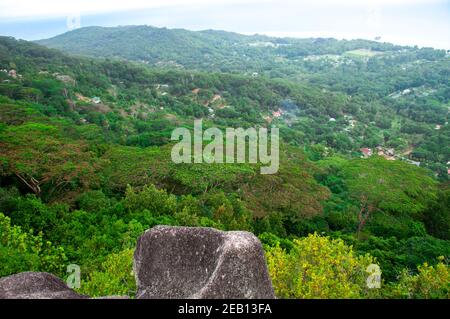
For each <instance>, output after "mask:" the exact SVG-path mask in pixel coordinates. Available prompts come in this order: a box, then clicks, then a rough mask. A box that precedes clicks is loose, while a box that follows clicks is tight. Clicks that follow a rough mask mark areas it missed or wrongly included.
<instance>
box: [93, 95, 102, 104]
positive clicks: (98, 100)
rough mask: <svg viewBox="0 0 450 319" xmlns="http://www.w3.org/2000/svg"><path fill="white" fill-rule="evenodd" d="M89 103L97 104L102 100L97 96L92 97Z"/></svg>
mask: <svg viewBox="0 0 450 319" xmlns="http://www.w3.org/2000/svg"><path fill="white" fill-rule="evenodd" d="M91 101H92V103H95V104H99V103H100V102H101V101H102V100H101V99H100V98H99V97H98V96H94V97H93V98H92V99H91Z"/></svg>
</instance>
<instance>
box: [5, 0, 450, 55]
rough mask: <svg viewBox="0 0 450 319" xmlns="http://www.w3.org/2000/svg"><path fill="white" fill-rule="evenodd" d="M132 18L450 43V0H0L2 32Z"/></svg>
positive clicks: (28, 32) (57, 29)
mask: <svg viewBox="0 0 450 319" xmlns="http://www.w3.org/2000/svg"><path fill="white" fill-rule="evenodd" d="M130 24H133V25H138V24H147V25H154V26H158V27H168V28H186V29H190V30H203V29H220V30H227V31H235V32H240V33H246V34H253V33H260V34H268V35H275V36H295V37H336V38H347V39H352V38H366V39H373V38H375V37H377V36H380V37H381V39H382V40H384V41H388V42H393V43H398V44H408V45H419V46H432V47H436V48H444V49H450V0H408V1H406V0H340V1H339V0H311V1H303V0H296V1H295V0H285V1H283V0H258V1H256V0H241V1H238V0H145V1H144V0H126V1H123V0H102V1H94V0H39V1H37V0H0V35H10V36H14V37H17V38H22V39H26V40H35V39H41V38H47V37H51V36H54V35H57V34H60V33H64V32H67V31H69V30H70V29H72V28H74V27H78V26H81V27H83V26H91V25H100V26H117V25H130Z"/></svg>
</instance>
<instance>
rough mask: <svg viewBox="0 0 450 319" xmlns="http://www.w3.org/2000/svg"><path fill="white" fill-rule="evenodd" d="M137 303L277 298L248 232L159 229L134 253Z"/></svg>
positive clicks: (142, 240)
mask: <svg viewBox="0 0 450 319" xmlns="http://www.w3.org/2000/svg"><path fill="white" fill-rule="evenodd" d="M134 272H135V275H136V282H137V287H138V291H137V295H136V298H138V299H147V298H231V299H234V298H252V299H253V298H254V299H261V298H275V296H274V292H273V288H272V283H271V280H270V278H269V274H268V271H267V267H266V262H265V258H264V253H263V249H262V246H261V243H260V242H259V240H258V239H257V238H256V237H255V236H254V235H253V234H251V233H248V232H240V231H239V232H237V231H236V232H235V231H233V232H223V231H218V230H215V229H212V228H197V227H168V226H156V227H154V228H152V229H150V230H147V231H146V232H145V233H144V234H143V235H142V236H141V237H140V238H139V240H138V243H137V247H136V251H135V254H134Z"/></svg>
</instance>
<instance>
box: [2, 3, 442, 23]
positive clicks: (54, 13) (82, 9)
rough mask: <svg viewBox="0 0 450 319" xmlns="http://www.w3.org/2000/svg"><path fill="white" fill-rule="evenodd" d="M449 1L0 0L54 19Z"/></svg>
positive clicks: (16, 12) (25, 14) (7, 13)
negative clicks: (178, 9) (193, 9)
mask: <svg viewBox="0 0 450 319" xmlns="http://www.w3.org/2000/svg"><path fill="white" fill-rule="evenodd" d="M448 1H449V0H363V1H361V0H315V1H309V0H308V1H307V0H284V1H283V0H126V1H123V0H108V1H106V0H104V1H93V0H39V1H36V0H0V18H2V19H8V20H11V19H20V18H50V17H61V16H67V15H73V14H75V13H77V14H78V13H79V14H101V13H110V12H121V11H133V10H139V9H151V8H158V7H170V6H211V5H226V4H229V5H237V4H254V5H260V4H261V3H262V2H263V3H272V4H276V5H280V6H282V5H284V4H289V5H295V6H299V7H301V6H307V7H316V6H318V7H324V6H372V7H373V6H376V7H379V6H395V5H397V6H406V5H408V6H410V5H415V4H428V5H430V4H433V3H442V2H448Z"/></svg>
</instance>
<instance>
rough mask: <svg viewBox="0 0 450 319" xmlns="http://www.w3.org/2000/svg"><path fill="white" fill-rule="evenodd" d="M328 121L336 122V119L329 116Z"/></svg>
mask: <svg viewBox="0 0 450 319" xmlns="http://www.w3.org/2000/svg"><path fill="white" fill-rule="evenodd" d="M328 122H336V119H335V118H334V117H330V119H329V120H328Z"/></svg>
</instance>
